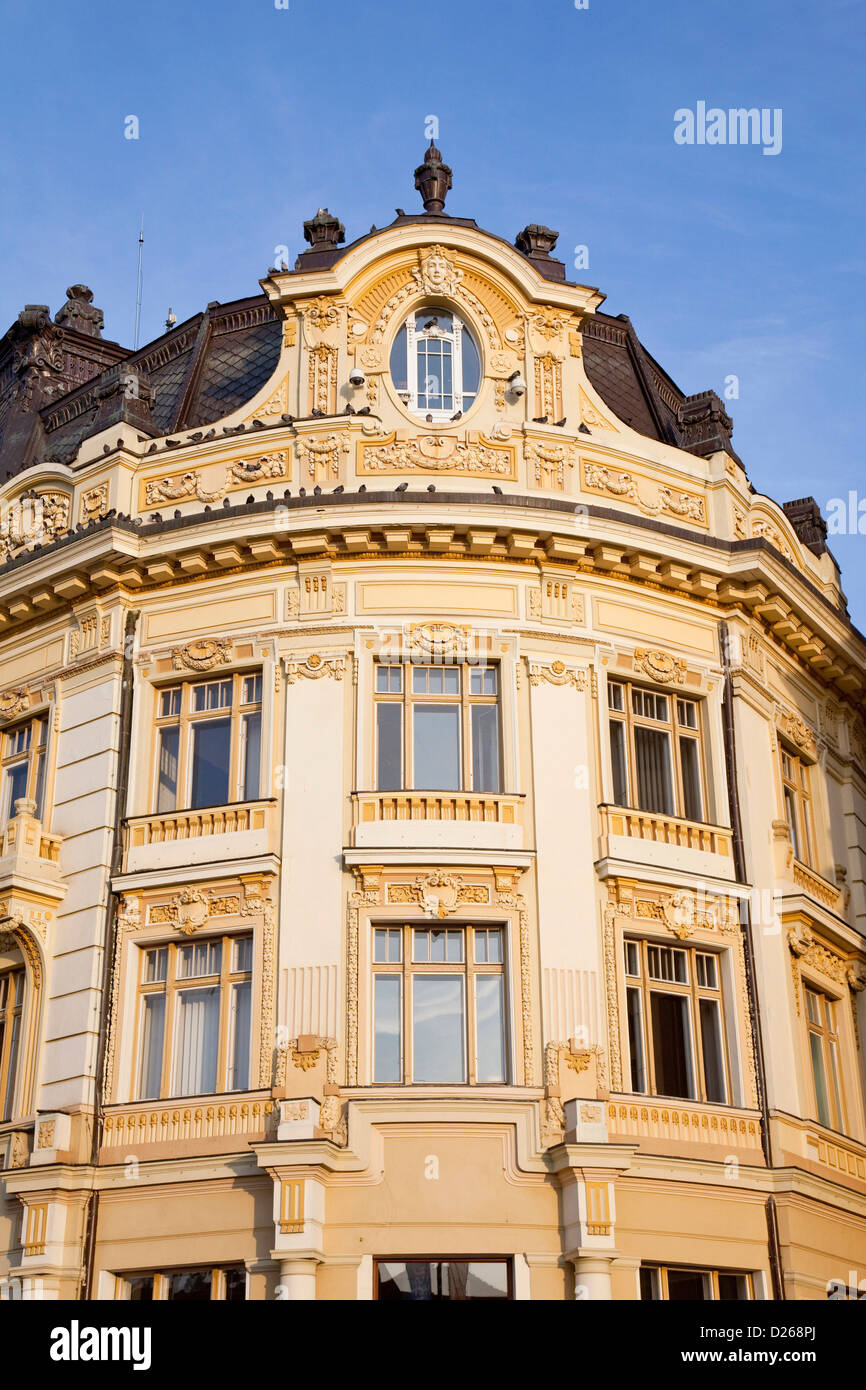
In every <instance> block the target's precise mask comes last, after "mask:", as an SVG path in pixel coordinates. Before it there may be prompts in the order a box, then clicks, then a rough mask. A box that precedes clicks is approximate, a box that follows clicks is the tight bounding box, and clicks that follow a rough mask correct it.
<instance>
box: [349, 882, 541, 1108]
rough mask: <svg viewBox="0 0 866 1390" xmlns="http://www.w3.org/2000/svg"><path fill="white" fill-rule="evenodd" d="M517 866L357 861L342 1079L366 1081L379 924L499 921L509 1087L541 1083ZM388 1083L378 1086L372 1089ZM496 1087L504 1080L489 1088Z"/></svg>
mask: <svg viewBox="0 0 866 1390" xmlns="http://www.w3.org/2000/svg"><path fill="white" fill-rule="evenodd" d="M523 871H524V870H523V866H520V867H513V866H508V867H503V868H493V869H491V868H485V867H476V866H468V865H463V864H460V865H457V866H451V865H447V866H443V867H432V866H430V865H424V864H419V865H417V866H406V865H399V866H396V865H393V866H389V867H384V866H382V865H368V864H363V865H356V866H354V867H353V872H354V874H355V879H356V882H357V885H358V887H357V890H356V891H355V892H351V891H350V893H349V896H348V902H347V914H346V1072H347V1084H348V1085H349V1086H350V1087H354V1086H363V1087H366V1086H370V1085H372V1076H373V1070H372V1045H373V1039H372V1027H373V1013H372V987H371V982H372V964H373V960H372V942H373V930H374V928H375V927H377V926H402V925H404V924H406V923H409V924H411V923H412V922H414V921H415V920H417V923H418V925H419V926H430V925H432V924H434V923H437V922H441V923H442V925H443V926H447V925H454V926H460V925H463V924H468V925H471V926H480V927H485V926H491V927H492V926H496V927H502V928H503V931H504V937H505V951H504V961H505V977H506V1018H507V1020H508V1052H509V1056H510V1058H511V1064H510V1071H511V1079H510V1082H509V1083H507V1084H508V1085H510V1086H519V1087H520V1086H537V1085H539V1084H540V1071H541V1068H540V1064H539V1061H538V1059H537V1058H536V1055H535V1052H536V1049H535V1045H534V1036H535V1027H534V1020H535V1017H536V1013H537V1005H536V1000H535V991H534V985H533V981H534V978H535V964H534V950H533V946H532V936H531V932H530V925H529V913H528V909H527V904H526V902H525V900H524V898H523V897H522V895H521V894H520V893H519V891H518V889H519V881H520V876H521V874H522V873H523ZM390 1089H391V1088H390V1087H387V1086H377V1087H376V1090H377V1093H378V1092H384V1093H387V1092H388V1091H389V1090H390ZM393 1089H394V1091H395V1093H397V1094H400V1095H401V1096H402V1095H407V1094H429V1093H430V1091H431V1090H436V1091H447V1092H449V1093H450V1092H452V1091H456V1092H457V1093H459V1094H465V1093H466V1092H467V1090H471V1091H472V1092H473V1093H474V1092H477V1091H483V1090H484V1089H485V1088H484V1085H483V1084H479V1085H477V1086H472V1087H471V1088H470V1087H468V1086H467V1085H459V1086H451V1085H446V1086H441V1087H439V1086H437V1087H430V1086H418V1087H415V1086H406V1085H403V1084H395V1086H394V1088H393ZM494 1089H495V1090H496V1091H497V1092H501V1091H502V1089H503V1088H502V1085H501V1084H499V1083H497V1085H496V1086H495V1087H494Z"/></svg>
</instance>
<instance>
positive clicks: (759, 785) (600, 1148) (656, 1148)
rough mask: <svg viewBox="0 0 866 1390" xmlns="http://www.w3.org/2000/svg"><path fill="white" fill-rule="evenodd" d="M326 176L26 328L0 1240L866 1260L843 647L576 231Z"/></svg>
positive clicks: (196, 1269) (9, 490)
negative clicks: (188, 303) (125, 344)
mask: <svg viewBox="0 0 866 1390" xmlns="http://www.w3.org/2000/svg"><path fill="white" fill-rule="evenodd" d="M450 183H451V174H450V170H448V169H447V166H445V165H444V164H443V163H442V161H441V156H439V154H438V152H437V151H436V150H434V149H432V148H431V150H429V151H428V152H427V155H426V157H425V160H424V163H423V164H422V165H421V166H420V167H419V169H418V171H417V172H416V185H417V187H418V188H419V190H420V192H421V194H422V199H423V203H424V210H423V211H421V212H418V213H417V214H408V215H407V214H405V213H400V214H398V216H397V218H396V220H395V221H394V222H392V223H391V224H390V225H389V226H387V227H385V228H382V229H379V230H376V229H375V228H374V229H372V230H371V231H370V233H369V234H368V235H365V236H362V237H360V238H359V239H358V240H356V241H355V242H353V243H351V244H349V245H347V244H345V235H344V230H343V227H342V225H341V224H340V223H339V221H338V220H337V218H335V217H332V216H331V215H330V214H329V213H328V212H327V210H324V211H322V210H320V211H319V212H318V213H317V214H316V216H315V217H314V218H312V219H311V220H310V221H309V222H308V223H305V228H304V230H305V235H306V239H307V241H308V242H309V249H308V250H306V251H304V252H303V253H302V254H300V255H299V256H298V258H297V261H296V263H295V266H294V268H293V269H292V270H288V269H286V268H285V267H284V266H282V267H275V268H272V269H271V270H270V271H269V273H268V275H267V276H266V277H265V278H264V279H263V280H262V281H261V292H260V293H259V294H257V295H255V296H253V297H251V298H249V299H245V300H242V301H239V302H236V303H231V304H225V305H223V304H219V303H216V304H211V305H209V306H208V308H207V310H206V311H205V312H204V313H202V314H200V315H197V316H196V317H195V318H193V319H191V320H189V321H188V322H186V323H183V324H180V325H178V326H177V327H176V328H175V329H174V330H173V331H171V332H168V333H166V334H165V335H164V336H163V337H162V338H159V339H158V340H156V341H155V342H152V343H150V344H148V345H147V346H145V347H144V348H142V349H141V350H139V351H137V352H130V351H128V350H126V349H124V348H122V347H120V346H119V345H118V344H116V343H113V342H109V341H107V340H105V339H103V337H102V315H101V313H100V311H99V310H98V309H96V308H94V307H93V303H92V298H93V297H92V294H91V293H90V291H89V290H88V289H87V288H86V287H85V286H82V285H75V286H73V287H71V289H70V290H69V292H68V296H69V297H68V301H67V303H66V305H65V306H64V308H63V309H61V310H60V312H59V313H58V314H57V315H56V316H55V317H54V318H53V319H52V318H51V316H50V314H49V311H48V310H47V308H45V307H44V306H38V305H37V306H33V305H29V306H27V308H26V309H25V310H24V311H23V312H22V313H21V314H20V315H19V318H18V320H17V322H16V323H15V324H14V325H13V326H12V328H11V329H10V330H9V332H8V333H7V334H6V336H5V338H4V339H3V340H2V341H0V373H2V378H0V391H2V405H0V463H2V477H3V479H4V481H3V482H2V487H0V501H2V525H0V546H2V557H0V558H2V565H0V719H2V725H0V740H2V778H3V780H2V803H0V833H2V851H0V1105H2V1110H0V1187H2V1198H0V1277H2V1279H3V1281H4V1284H3V1290H4V1291H5V1294H6V1296H17V1295H20V1296H24V1297H61V1298H79V1297H85V1298H96V1299H114V1298H117V1299H133V1300H148V1299H172V1298H177V1299H181V1298H185V1299H190V1298H212V1299H213V1298H216V1299H236V1298H250V1299H267V1298H280V1299H282V1298H286V1299H311V1298H318V1299H323V1300H327V1299H350V1300H354V1299H361V1300H363V1299H372V1298H390V1299H398V1298H493V1297H511V1298H515V1299H569V1298H575V1297H577V1298H585V1297H588V1298H593V1299H610V1298H613V1299H619V1300H632V1299H638V1298H643V1299H651V1298H660V1299H664V1298H671V1299H676V1298H697V1299H702V1298H705V1299H716V1298H721V1299H748V1298H754V1299H767V1298H774V1297H775V1298H779V1297H787V1298H794V1299H810V1298H822V1299H823V1298H825V1297H826V1296H827V1292H828V1288H829V1287H830V1286H831V1282H832V1281H834V1280H835V1281H842V1282H843V1283H844V1282H845V1281H846V1280H847V1279H848V1277H849V1271H851V1270H855V1271H858V1270H859V1271H861V1274H860V1275H858V1278H859V1277H862V1274H863V1273H866V1270H864V1265H866V1107H864V1065H863V1050H862V1048H863V1042H862V1040H863V1035H864V1031H866V1013H864V1004H863V1000H864V985H866V940H864V934H866V884H864V877H866V874H864V869H866V839H864V835H866V832H864V824H866V779H864V748H866V730H864V691H866V647H864V639H863V637H862V636H861V634H860V633H859V632H858V631H857V630H856V628H855V627H854V626H853V625H852V623H851V621H850V618H849V616H848V612H847V608H846V603H845V598H844V595H843V592H842V589H841V587H840V580H839V574H838V571H837V567H836V565H835V563H834V560H833V558H832V556H831V554H830V553H829V551H828V550H827V547H826V544H825V535H826V532H825V528H824V526H823V523H822V520H821V517H820V513H819V511H818V509H817V507H816V505H815V504H814V502H813V501H812V499H805V500H799V501H796V502H792V503H786V504H785V505H784V506H779V505H777V504H776V503H775V502H774V501H772V500H770V499H769V498H767V497H765V496H762V495H760V494H759V493H757V492H756V491H755V490H754V489H753V487H752V486H751V485H750V483H749V481H748V478H747V475H746V471H745V468H744V466H743V464H742V462H741V461H740V459H739V458H738V457H737V455H736V453H735V452H734V450H733V447H732V444H731V421H730V419H729V418H728V416H727V414H726V412H725V409H724V407H723V405H722V402H721V401H720V400H719V399H718V397H717V396H716V395H715V394H714V393H713V392H711V391H708V392H703V393H701V394H699V395H697V396H683V394H682V392H681V391H680V390H679V389H678V387H677V386H676V385H675V383H674V382H673V381H672V380H671V379H670V377H669V376H668V375H667V374H666V373H665V372H664V370H663V369H662V368H661V367H660V366H659V365H658V364H657V363H656V362H655V361H654V360H653V358H652V357H651V356H650V355H649V353H648V352H647V351H646V350H645V349H644V348H643V347H642V345H641V343H640V342H639V340H638V338H637V336H636V335H635V332H634V329H633V328H632V325H631V323H630V322H629V320H628V319H627V318H625V317H624V316H620V317H616V318H614V317H610V316H608V315H606V314H605V313H604V312H603V311H602V310H601V304H602V301H603V295H602V294H600V293H599V292H598V291H597V290H595V289H592V288H590V287H587V286H584V285H581V284H576V283H572V282H571V281H569V280H568V279H567V278H566V273H565V267H564V265H563V264H562V263H561V262H560V261H558V260H557V259H556V258H555V257H554V255H553V254H552V252H553V251H554V249H555V243H556V234H555V233H554V232H551V231H550V230H549V229H548V228H546V227H544V226H541V225H538V224H531V225H529V226H527V227H526V228H525V230H524V231H523V232H521V233H520V235H519V236H518V237H517V239H516V242H515V243H514V244H513V245H512V244H510V243H508V242H506V241H504V240H502V239H501V238H499V237H498V236H494V235H491V234H489V233H487V232H485V231H482V230H481V229H479V228H478V226H477V225H476V224H475V222H474V221H472V220H471V219H467V218H461V217H456V216H450V215H448V214H447V213H446V212H445V211H444V206H445V197H446V193H447V190H448V188H449V187H450Z"/></svg>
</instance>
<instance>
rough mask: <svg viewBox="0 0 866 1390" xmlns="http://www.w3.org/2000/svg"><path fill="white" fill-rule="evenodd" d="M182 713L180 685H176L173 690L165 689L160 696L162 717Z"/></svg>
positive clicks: (166, 717)
mask: <svg viewBox="0 0 866 1390" xmlns="http://www.w3.org/2000/svg"><path fill="white" fill-rule="evenodd" d="M177 714H180V686H179V685H176V686H174V688H173V689H172V690H163V691H162V692H161V693H160V697H159V715H160V718H161V719H170V718H171V717H172V715H177Z"/></svg>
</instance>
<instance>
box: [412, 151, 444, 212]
mask: <svg viewBox="0 0 866 1390" xmlns="http://www.w3.org/2000/svg"><path fill="white" fill-rule="evenodd" d="M415 187H416V188H417V189H418V192H419V193H420V194H421V198H422V201H423V203H424V211H425V212H444V210H445V199H446V197H447V195H448V190H449V188H450V187H451V170H450V169H449V168H448V165H447V164H443V163H442V153H441V151H440V150H437V148H436V146H435V144H434V143H433V141H432V140H431V141H430V148H429V149H428V150H427V151H426V152H425V155H424V163H423V164H419V165H418V168H417V169H416V170H415Z"/></svg>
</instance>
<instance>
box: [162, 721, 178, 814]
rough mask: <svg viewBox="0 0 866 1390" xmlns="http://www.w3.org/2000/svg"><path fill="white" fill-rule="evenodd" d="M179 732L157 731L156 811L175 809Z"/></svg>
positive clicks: (170, 730) (171, 730) (171, 729)
mask: <svg viewBox="0 0 866 1390" xmlns="http://www.w3.org/2000/svg"><path fill="white" fill-rule="evenodd" d="M179 739H180V730H179V729H178V728H177V726H176V725H175V727H174V728H169V729H160V731H159V752H158V758H159V771H158V776H157V787H156V809H157V811H174V810H176V809H177V752H178V747H179Z"/></svg>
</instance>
